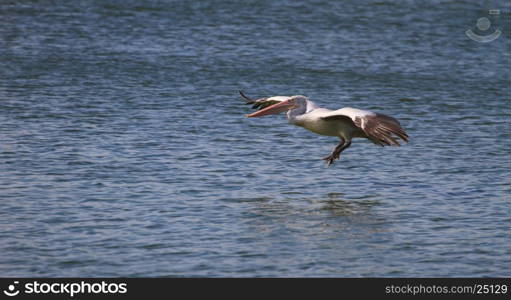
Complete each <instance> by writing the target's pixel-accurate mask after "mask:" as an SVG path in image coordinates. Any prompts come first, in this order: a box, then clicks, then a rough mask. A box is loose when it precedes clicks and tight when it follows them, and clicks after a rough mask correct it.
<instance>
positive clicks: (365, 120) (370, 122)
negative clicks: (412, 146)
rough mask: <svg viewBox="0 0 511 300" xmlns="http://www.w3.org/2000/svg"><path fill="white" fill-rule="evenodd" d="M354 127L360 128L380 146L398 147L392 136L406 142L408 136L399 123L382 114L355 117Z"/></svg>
mask: <svg viewBox="0 0 511 300" xmlns="http://www.w3.org/2000/svg"><path fill="white" fill-rule="evenodd" d="M354 123H355V125H357V126H358V127H360V128H361V129H362V130H364V132H365V133H366V134H367V136H368V137H369V139H371V140H372V141H373V142H374V143H375V144H377V145H380V146H385V145H388V146H400V144H399V142H398V141H397V139H396V138H395V137H393V135H395V136H396V137H399V138H400V139H402V140H403V141H405V142H408V135H407V134H406V132H405V131H404V129H403V128H402V127H401V125H400V124H399V121H398V120H396V119H394V118H392V117H389V116H387V115H384V114H371V115H366V116H363V117H356V118H355V121H354Z"/></svg>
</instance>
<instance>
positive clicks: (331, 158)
mask: <svg viewBox="0 0 511 300" xmlns="http://www.w3.org/2000/svg"><path fill="white" fill-rule="evenodd" d="M349 146H351V141H349V142H346V141H345V140H344V139H343V138H341V142H340V143H339V145H337V146H335V148H334V150H333V151H332V153H330V155H329V156H327V157H324V158H323V160H326V161H327V163H328V165H329V166H330V165H331V164H333V163H334V161H335V160H336V159H339V156H340V155H341V152H342V151H344V150H345V149H347V148H348V147H349Z"/></svg>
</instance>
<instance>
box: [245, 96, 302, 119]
mask: <svg viewBox="0 0 511 300" xmlns="http://www.w3.org/2000/svg"><path fill="white" fill-rule="evenodd" d="M293 107H294V106H293V104H291V103H289V100H285V101H282V102H279V103H276V104H273V105H272V106H268V107H267V108H264V109H261V110H259V111H256V112H254V113H251V114H249V115H245V116H246V117H247V118H253V117H262V116H266V115H276V114H280V113H281V112H285V111H288V110H290V109H292V108H293Z"/></svg>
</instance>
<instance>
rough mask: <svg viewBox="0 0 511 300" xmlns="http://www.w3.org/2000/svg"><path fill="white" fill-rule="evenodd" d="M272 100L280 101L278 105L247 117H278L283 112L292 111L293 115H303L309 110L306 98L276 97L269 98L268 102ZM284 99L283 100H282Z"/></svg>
mask: <svg viewBox="0 0 511 300" xmlns="http://www.w3.org/2000/svg"><path fill="white" fill-rule="evenodd" d="M272 98H275V100H277V98H279V99H278V101H279V102H278V103H275V104H273V105H271V106H268V107H266V108H264V109H261V110H259V111H256V112H254V113H251V114H249V115H247V117H249V118H252V117H262V116H266V115H276V114H280V113H282V112H287V111H291V112H292V113H297V114H303V113H305V112H306V110H307V102H308V99H307V97H305V96H302V95H296V96H290V97H283V96H276V97H271V98H268V99H267V100H272ZM281 99H283V100H281Z"/></svg>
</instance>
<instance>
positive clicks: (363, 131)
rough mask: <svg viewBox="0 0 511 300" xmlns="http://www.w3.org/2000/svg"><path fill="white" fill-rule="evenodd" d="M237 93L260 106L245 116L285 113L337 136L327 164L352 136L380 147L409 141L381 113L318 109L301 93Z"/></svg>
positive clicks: (398, 126) (290, 118)
mask: <svg viewBox="0 0 511 300" xmlns="http://www.w3.org/2000/svg"><path fill="white" fill-rule="evenodd" d="M239 93H240V95H241V97H243V98H244V99H245V100H246V101H247V103H246V104H253V106H252V108H257V109H259V110H258V111H256V112H254V113H251V114H248V115H246V116H247V117H249V118H252V117H262V116H266V115H273V114H279V113H282V112H287V113H286V114H287V119H288V121H289V123H291V124H294V125H297V126H301V127H303V128H306V129H308V130H310V131H312V132H314V133H317V134H321V135H327V136H336V137H339V139H340V140H341V141H340V143H339V144H338V145H337V146H336V147H335V148H334V150H333V151H332V153H330V155H328V156H327V157H324V158H323V159H324V160H326V161H327V164H328V166H330V165H331V164H333V163H334V161H335V160H336V159H339V156H340V155H341V152H342V151H344V150H346V149H347V148H348V147H349V146H351V140H352V139H353V138H366V139H368V140H370V141H372V142H373V143H375V144H376V145H380V146H400V144H399V142H398V141H397V137H399V138H400V139H402V140H403V141H405V142H408V135H407V134H406V132H405V131H404V129H403V128H402V127H401V124H399V121H398V120H396V119H394V118H393V117H389V116H387V115H384V114H380V113H374V112H371V111H368V110H361V109H356V108H351V107H344V108H341V109H338V110H330V109H326V108H321V107H319V106H317V105H316V104H315V103H314V102H312V101H310V100H309V98H307V97H305V96H302V95H296V96H274V97H269V98H260V99H255V100H254V99H251V98H249V97H247V96H246V95H245V94H243V92H242V91H239ZM393 135H395V136H393Z"/></svg>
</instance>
